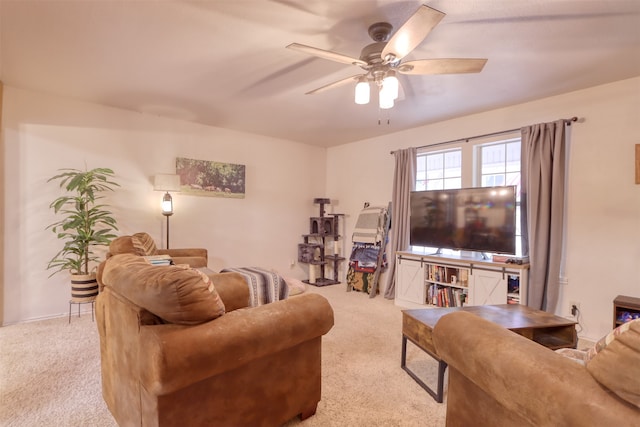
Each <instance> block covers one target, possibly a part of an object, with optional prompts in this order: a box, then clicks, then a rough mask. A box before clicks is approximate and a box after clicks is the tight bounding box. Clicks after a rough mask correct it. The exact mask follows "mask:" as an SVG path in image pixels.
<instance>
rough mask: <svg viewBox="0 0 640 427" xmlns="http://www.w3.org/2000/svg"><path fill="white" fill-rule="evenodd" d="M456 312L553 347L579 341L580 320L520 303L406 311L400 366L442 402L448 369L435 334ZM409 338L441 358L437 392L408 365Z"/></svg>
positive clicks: (421, 347)
mask: <svg viewBox="0 0 640 427" xmlns="http://www.w3.org/2000/svg"><path fill="white" fill-rule="evenodd" d="M455 311H467V312H469V313H473V314H475V315H477V316H479V317H482V318H484V319H486V320H489V321H491V322H494V323H497V324H498V325H500V326H503V327H505V328H507V329H509V330H511V331H513V332H515V333H517V334H519V335H522V336H524V337H525V338H528V339H530V340H532V341H535V342H537V343H539V344H541V345H543V346H545V347H548V348H550V349H552V350H555V349H558V348H575V347H576V344H577V342H578V335H577V333H576V327H575V325H576V324H577V322H575V321H573V320H571V319H565V318H564V317H559V316H555V315H553V314H550V313H547V312H546V311H541V310H535V309H532V308H529V307H527V306H525V305H520V304H501V305H477V306H469V307H450V308H423V309H416V310H403V311H402V356H401V357H402V359H401V362H400V366H401V367H402V369H404V370H405V371H407V373H408V374H409V375H410V376H411V378H413V379H414V380H416V382H417V383H418V384H420V386H421V387H422V388H424V389H425V390H426V391H427V392H428V393H429V394H430V395H431V396H432V397H433V398H434V399H435V400H436V402H438V403H442V393H443V386H444V384H443V380H444V371H445V369H446V368H447V364H446V362H445V361H443V360H442V359H440V357H439V356H438V352H437V351H436V348H435V346H434V345H433V337H432V333H433V328H434V327H435V325H436V323H437V322H438V320H439V319H440V318H441V317H442V316H444V315H445V314H448V313H453V312H455ZM407 340H409V341H411V342H412V343H413V344H415V345H416V346H417V347H419V348H420V349H422V350H423V351H425V352H426V353H427V354H428V355H430V356H431V357H433V358H434V359H435V360H436V361H438V384H437V391H435V392H434V391H433V390H432V389H431V388H430V387H429V386H428V385H427V384H426V383H425V382H424V381H422V379H420V378H419V377H418V376H417V375H416V374H415V373H414V372H412V371H411V370H410V369H409V368H408V367H407V366H406V361H407Z"/></svg>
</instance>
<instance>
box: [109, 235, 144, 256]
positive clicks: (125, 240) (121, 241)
mask: <svg viewBox="0 0 640 427" xmlns="http://www.w3.org/2000/svg"><path fill="white" fill-rule="evenodd" d="M138 246H140V244H139V243H138ZM109 254H110V255H120V254H134V255H139V256H144V255H146V253H145V252H144V250H143V249H142V248H141V247H136V246H135V245H134V242H133V236H120V237H118V238H115V239H113V241H111V244H110V245H109Z"/></svg>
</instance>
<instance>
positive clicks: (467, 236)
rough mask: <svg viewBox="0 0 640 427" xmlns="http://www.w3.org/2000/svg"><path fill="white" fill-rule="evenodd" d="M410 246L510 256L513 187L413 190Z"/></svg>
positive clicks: (512, 245)
mask: <svg viewBox="0 0 640 427" xmlns="http://www.w3.org/2000/svg"><path fill="white" fill-rule="evenodd" d="M410 209H411V220H410V229H411V231H410V243H411V245H412V246H428V247H433V248H438V249H454V250H467V251H478V252H491V253H505V254H513V253H515V251H516V247H515V232H516V187H515V186H513V185H511V186H504V187H477V188H460V189H455V190H428V191H413V192H411V195H410Z"/></svg>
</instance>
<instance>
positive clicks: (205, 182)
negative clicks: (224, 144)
mask: <svg viewBox="0 0 640 427" xmlns="http://www.w3.org/2000/svg"><path fill="white" fill-rule="evenodd" d="M176 174H177V175H179V176H180V187H181V188H180V192H181V193H184V194H190V195H194V196H209V197H228V198H236V199H243V198H244V194H245V165H236V164H233V163H221V162H214V161H209V160H196V159H188V158H185V157H178V158H176Z"/></svg>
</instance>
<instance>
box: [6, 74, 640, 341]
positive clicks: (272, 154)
mask: <svg viewBox="0 0 640 427" xmlns="http://www.w3.org/2000/svg"><path fill="white" fill-rule="evenodd" d="M639 95H640V77H639V78H634V79H630V80H625V81H621V82H616V83H613V84H608V85H603V86H598V87H594V88H590V89H587V90H582V91H578V92H574V93H569V94H565V95H562V96H557V97H553V98H547V99H543V100H538V101H534V102H530V103H526V104H521V105H517V106H513V107H509V108H503V109H498V110H494V111H489V112H485V113H482V114H476V115H472V116H467V117H463V118H459V119H456V120H450V121H445V122H440V123H435V124H431V125H428V126H424V127H420V128H416V129H412V130H409V131H405V132H400V133H396V134H394V135H390V136H386V137H381V138H375V139H369V140H365V141H359V142H356V143H353V144H346V145H342V146H339V147H334V148H330V149H328V150H325V149H321V148H316V147H311V146H307V145H302V144H297V143H293V142H289V141H282V140H274V139H270V138H266V137H262V136H257V135H250V134H243V133H237V132H232V131H228V130H224V129H217V128H211V127H206V126H200V125H196V124H191V123H185V122H180V121H173V120H167V119H161V118H156V117H149V116H144V115H140V114H137V113H131V112H126V111H121V110H115V109H110V108H106V107H101V106H97V105H92V104H84V103H79V102H75V101H71V100H67V99H63V98H58V97H49V96H46V95H43V94H40V93H34V92H29V91H23V90H18V89H15V88H12V87H5V88H4V97H3V99H4V113H3V126H4V127H3V138H4V144H5V150H4V155H5V158H4V162H3V165H4V177H9V178H6V185H4V186H2V188H3V190H4V191H3V197H4V200H5V205H6V209H5V211H4V227H5V234H4V245H5V247H6V248H7V250H6V251H5V254H4V258H3V261H4V265H11V269H10V271H3V277H2V279H3V280H4V283H5V284H9V283H10V284H11V286H8V285H7V286H6V287H5V289H4V292H3V296H2V298H3V307H4V317H3V318H2V321H3V323H4V324H8V323H15V322H18V321H25V320H30V319H36V318H41V317H48V316H54V315H58V314H63V313H66V311H67V309H68V306H67V302H68V293H67V283H66V278H65V277H63V275H56V276H54V277H52V278H48V275H49V272H48V271H47V270H45V266H46V263H47V261H48V259H49V258H50V257H51V256H52V254H54V253H55V252H56V250H57V248H58V242H57V241H56V240H55V236H54V235H53V233H49V232H45V231H44V228H45V227H46V225H47V224H49V223H51V222H52V221H53V220H54V217H53V215H52V213H51V212H50V211H49V209H48V204H49V202H50V200H51V199H52V198H53V197H55V195H56V193H55V186H53V185H50V184H47V183H46V180H47V179H48V178H49V177H50V176H52V175H53V174H54V173H55V172H56V170H57V169H58V168H61V167H77V168H83V167H84V165H85V162H86V165H87V166H88V167H95V166H108V167H112V168H113V169H114V170H115V171H116V173H117V174H118V176H119V182H120V183H121V184H122V186H123V188H122V190H121V191H119V192H117V193H116V194H115V195H114V196H113V198H110V200H109V202H110V203H111V204H112V205H113V206H114V207H115V210H116V213H117V216H118V219H119V221H120V225H121V232H122V233H123V234H124V233H132V232H136V231H139V230H146V231H148V232H150V233H151V234H152V235H153V236H154V237H155V238H156V239H158V240H161V239H162V235H163V233H162V230H163V229H162V227H163V224H164V218H163V217H162V215H161V214H160V213H159V208H158V205H159V200H160V194H159V193H157V192H154V191H153V190H152V184H151V177H152V176H153V175H154V174H156V173H168V172H171V171H172V170H173V167H174V161H175V157H177V156H185V157H193V158H201V159H207V160H215V161H223V162H230V163H241V164H245V165H247V197H246V198H245V199H244V200H229V199H216V198H199V197H193V196H185V195H176V197H174V202H175V210H176V213H175V215H174V216H173V217H171V231H172V233H171V243H172V247H178V246H205V247H207V249H208V250H209V254H210V267H211V268H214V269H220V268H222V267H224V266H236V265H249V264H257V265H262V266H265V267H272V268H276V269H278V270H281V271H284V273H285V274H290V275H292V276H295V277H298V278H304V277H306V266H301V265H296V266H295V267H294V268H293V269H290V268H289V262H290V260H292V259H295V258H296V254H297V251H296V250H297V243H299V242H300V240H301V235H302V234H304V233H305V232H306V230H307V228H308V217H309V216H315V215H317V206H315V205H313V203H312V199H313V198H314V197H330V198H331V200H332V204H331V205H330V206H329V207H328V210H329V211H330V212H339V213H345V214H346V218H345V220H346V221H345V222H346V226H345V227H344V229H342V230H341V232H342V234H344V235H345V236H346V240H347V243H346V244H345V245H344V248H345V249H347V250H348V249H349V247H350V245H349V243H348V241H349V239H350V236H351V233H352V230H353V225H354V222H355V219H356V218H357V214H358V212H359V211H360V209H361V208H362V205H363V203H365V202H369V203H371V204H374V205H375V204H386V203H387V202H388V201H389V199H390V197H391V185H392V182H391V181H392V177H393V157H392V156H391V155H390V154H389V152H390V151H391V150H394V149H397V148H403V147H408V146H419V145H425V144H429V143H436V142H440V141H447V140H451V139H455V138H464V137H469V136H473V135H478V134H484V133H488V132H494V131H499V130H503V129H512V128H516V127H519V126H522V125H527V124H531V123H537V122H545V121H552V120H555V119H558V118H565V117H571V116H578V117H581V118H583V119H584V122H582V123H577V124H574V125H573V126H572V128H571V149H570V164H569V193H568V209H567V212H568V213H567V216H568V221H567V250H566V253H567V257H566V271H565V276H566V278H567V280H568V284H567V285H563V286H562V288H561V303H560V307H559V310H558V314H561V315H568V313H567V309H566V308H567V307H566V306H567V305H568V302H569V301H577V302H579V303H580V305H581V311H582V317H581V327H582V329H581V331H580V336H581V337H583V338H587V339H591V340H593V339H597V338H599V337H600V336H601V335H603V334H604V333H605V332H607V331H608V330H609V329H610V328H611V320H612V300H613V298H615V296H616V295H618V294H623V295H636V296H640V263H639V262H638V260H639V259H640V245H639V244H638V238H639V237H640V221H639V220H638V218H640V185H636V184H634V154H633V150H634V146H635V144H638V143H640V136H639V134H638V132H637V122H638V118H639V117H638V116H639V112H640V96H639ZM392 114H393V112H392ZM392 119H393V117H392ZM373 125H376V126H377V124H375V123H374V124H373ZM343 277H344V272H343ZM385 279H386V278H385ZM0 280H1V279H0Z"/></svg>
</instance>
